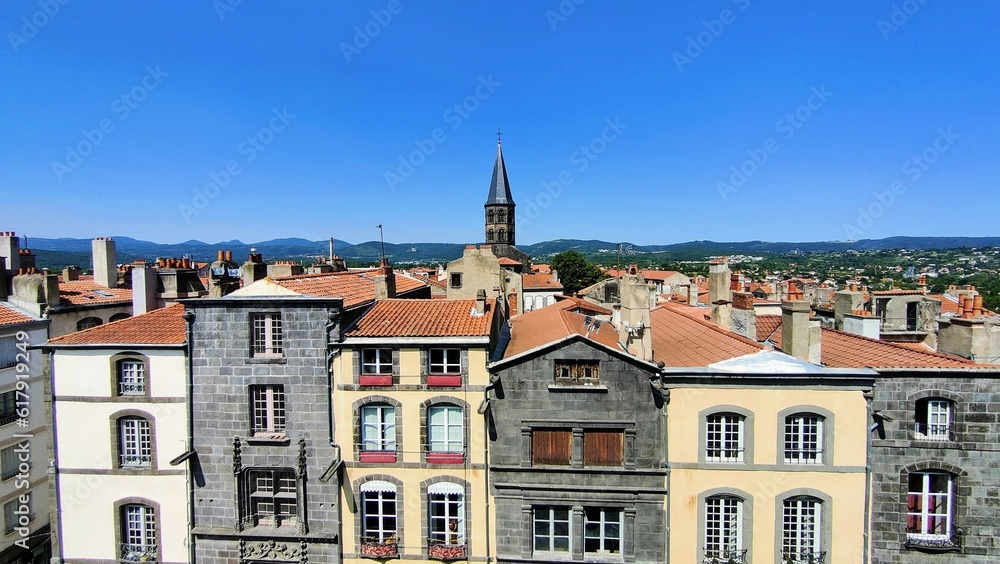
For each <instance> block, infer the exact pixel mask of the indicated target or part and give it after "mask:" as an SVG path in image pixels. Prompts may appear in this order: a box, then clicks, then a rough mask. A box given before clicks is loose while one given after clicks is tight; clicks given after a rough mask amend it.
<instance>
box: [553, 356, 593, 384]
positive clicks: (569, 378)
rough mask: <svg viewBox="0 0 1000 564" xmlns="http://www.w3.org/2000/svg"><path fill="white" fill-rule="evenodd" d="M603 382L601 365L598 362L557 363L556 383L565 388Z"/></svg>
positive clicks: (572, 361) (575, 361)
mask: <svg viewBox="0 0 1000 564" xmlns="http://www.w3.org/2000/svg"><path fill="white" fill-rule="evenodd" d="M600 381H601V363H600V361H597V360H557V361H555V383H556V384H558V385H563V386H579V385H593V384H597V383H600Z"/></svg>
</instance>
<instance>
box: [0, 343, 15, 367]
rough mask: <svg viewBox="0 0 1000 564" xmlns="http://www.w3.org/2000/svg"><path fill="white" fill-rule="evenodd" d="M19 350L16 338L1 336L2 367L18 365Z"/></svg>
mask: <svg viewBox="0 0 1000 564" xmlns="http://www.w3.org/2000/svg"><path fill="white" fill-rule="evenodd" d="M18 352H19V351H18V349H17V339H16V338H14V337H0V368H10V367H11V366H17V353H18Z"/></svg>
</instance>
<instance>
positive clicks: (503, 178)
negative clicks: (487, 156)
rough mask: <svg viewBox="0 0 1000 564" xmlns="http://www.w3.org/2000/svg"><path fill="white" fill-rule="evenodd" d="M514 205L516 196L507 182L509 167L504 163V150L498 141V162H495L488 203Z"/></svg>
mask: <svg viewBox="0 0 1000 564" xmlns="http://www.w3.org/2000/svg"><path fill="white" fill-rule="evenodd" d="M492 204H503V205H511V206H513V205H514V197H513V196H511V195H510V184H508V182H507V167H506V166H504V164H503V151H501V150H500V142H499V141H497V162H496V163H494V164H493V179H492V180H490V195H489V197H488V198H486V205H487V206H489V205H492Z"/></svg>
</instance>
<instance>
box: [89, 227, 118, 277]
mask: <svg viewBox="0 0 1000 564" xmlns="http://www.w3.org/2000/svg"><path fill="white" fill-rule="evenodd" d="M90 247H91V250H92V251H93V256H94V282H96V283H97V284H100V285H101V286H104V287H106V288H117V287H118V265H117V264H115V241H114V239H112V238H111V237H95V238H94V240H93V241H92V242H91V245H90Z"/></svg>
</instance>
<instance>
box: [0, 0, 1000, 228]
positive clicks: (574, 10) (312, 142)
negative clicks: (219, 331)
mask: <svg viewBox="0 0 1000 564" xmlns="http://www.w3.org/2000/svg"><path fill="white" fill-rule="evenodd" d="M998 12H1000V4H998V3H997V2H995V1H986V0H981V1H968V2H943V1H940V0H903V1H901V0H845V1H838V2H808V3H800V2H780V3H777V2H763V1H761V0H713V1H707V2H669V3H667V2H655V3H654V2H644V3H638V2H636V3H633V2H598V1H596V0H586V1H584V0H562V1H561V2H560V1H557V0H550V1H543V2H510V1H507V2H499V1H496V2H457V1H455V2H416V1H410V0H391V1H390V0H378V1H372V2H320V1H315V2H295V1H287V2H261V1H253V0H216V1H214V2H213V1H212V0H186V1H183V2H171V1H166V0H152V1H147V2H134V1H128V2H126V1H112V0H107V1H102V2H83V1H80V0H3V2H2V3H0V32H3V34H4V35H3V43H2V44H0V79H2V81H0V116H2V119H3V123H4V125H5V127H4V131H3V134H2V135H0V197H2V202H3V203H2V204H0V230H15V231H17V232H18V234H19V235H20V234H26V235H28V236H29V237H31V236H38V237H93V236H99V235H119V236H130V237H136V238H141V239H149V240H154V241H158V242H164V243H172V242H180V241H184V240H187V239H200V240H203V241H206V242H218V241H223V240H230V239H237V238H238V239H241V240H243V241H245V242H255V241H261V240H266V239H271V238H278V237H304V238H308V239H313V240H319V239H325V238H326V237H328V236H330V235H333V236H336V237H337V238H339V239H344V240H347V241H350V242H361V241H365V240H371V239H375V238H377V234H378V232H377V230H375V229H373V228H372V226H373V225H375V224H377V223H381V224H383V225H384V228H385V237H386V239H387V240H388V241H392V242H459V243H461V242H464V243H469V242H476V241H481V240H482V238H483V228H482V215H483V207H482V206H483V203H484V201H485V199H486V195H487V191H488V188H489V180H490V173H491V169H492V166H493V159H494V155H495V151H496V136H495V132H496V131H497V129H498V128H501V129H502V130H503V137H502V139H503V150H504V155H505V157H506V162H507V168H508V173H509V178H510V184H511V187H512V190H513V194H514V199H515V201H516V202H517V205H518V233H517V237H518V242H519V243H534V242H538V241H543V240H549V239H558V238H581V239H590V238H595V239H604V240H608V241H621V240H627V241H632V242H634V243H640V244H650V243H672V242H682V241H688V240H695V239H712V240H717V241H734V240H750V239H763V240H772V241H816V240H843V239H859V238H880V237H887V236H893V235H998V234H1000V233H997V231H996V225H997V224H996V218H997V217H998V215H1000V197H998V194H997V188H998V186H1000V182H998V180H1000V123H998V115H1000V110H998V108H1000V79H998V76H1000V72H998V71H1000V32H998V29H1000V13H998Z"/></svg>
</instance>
